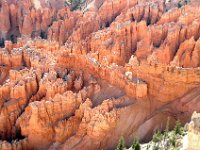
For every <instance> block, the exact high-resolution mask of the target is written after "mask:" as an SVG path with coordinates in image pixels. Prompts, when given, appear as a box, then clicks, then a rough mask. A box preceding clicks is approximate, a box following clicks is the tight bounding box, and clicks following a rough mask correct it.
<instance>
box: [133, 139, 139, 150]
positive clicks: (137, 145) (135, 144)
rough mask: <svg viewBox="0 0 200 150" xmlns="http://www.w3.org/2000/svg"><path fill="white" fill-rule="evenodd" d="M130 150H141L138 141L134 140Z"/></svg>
mask: <svg viewBox="0 0 200 150" xmlns="http://www.w3.org/2000/svg"><path fill="white" fill-rule="evenodd" d="M131 148H132V150H141V146H140V143H139V140H138V139H134V140H133V143H132V145H131Z"/></svg>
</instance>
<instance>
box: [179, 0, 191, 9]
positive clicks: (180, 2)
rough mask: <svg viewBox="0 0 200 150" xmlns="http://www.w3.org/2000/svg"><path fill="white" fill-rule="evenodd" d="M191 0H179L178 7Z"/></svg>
mask: <svg viewBox="0 0 200 150" xmlns="http://www.w3.org/2000/svg"><path fill="white" fill-rule="evenodd" d="M190 2H191V1H190V0H179V2H178V8H181V7H182V6H184V5H187V4H189V3H190Z"/></svg>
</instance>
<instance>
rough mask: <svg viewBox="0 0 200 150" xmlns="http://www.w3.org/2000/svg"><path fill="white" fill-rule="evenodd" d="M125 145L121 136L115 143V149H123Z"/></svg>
mask: <svg viewBox="0 0 200 150" xmlns="http://www.w3.org/2000/svg"><path fill="white" fill-rule="evenodd" d="M125 148H126V147H125V141H124V138H123V137H121V138H120V139H119V142H118V145H117V148H116V150H124V149H125Z"/></svg>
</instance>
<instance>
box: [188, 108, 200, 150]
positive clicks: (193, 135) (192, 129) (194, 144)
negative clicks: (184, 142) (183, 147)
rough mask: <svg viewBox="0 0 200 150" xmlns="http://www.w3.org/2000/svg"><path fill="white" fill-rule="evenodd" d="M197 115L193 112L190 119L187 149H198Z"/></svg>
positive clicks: (199, 136) (199, 134)
mask: <svg viewBox="0 0 200 150" xmlns="http://www.w3.org/2000/svg"><path fill="white" fill-rule="evenodd" d="M199 118H200V116H199V113H196V112H194V113H193V115H192V118H191V121H190V123H189V124H188V126H187V128H188V149H189V150H196V149H199V147H200V145H199V142H198V141H199V139H200V133H199Z"/></svg>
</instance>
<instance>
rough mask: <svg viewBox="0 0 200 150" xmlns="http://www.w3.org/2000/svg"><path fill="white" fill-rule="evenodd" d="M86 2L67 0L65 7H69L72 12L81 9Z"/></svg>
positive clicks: (82, 0)
mask: <svg viewBox="0 0 200 150" xmlns="http://www.w3.org/2000/svg"><path fill="white" fill-rule="evenodd" d="M84 2H85V0H66V1H65V6H69V7H70V8H71V10H76V9H80V8H81V5H82V4H83V3H84Z"/></svg>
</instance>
